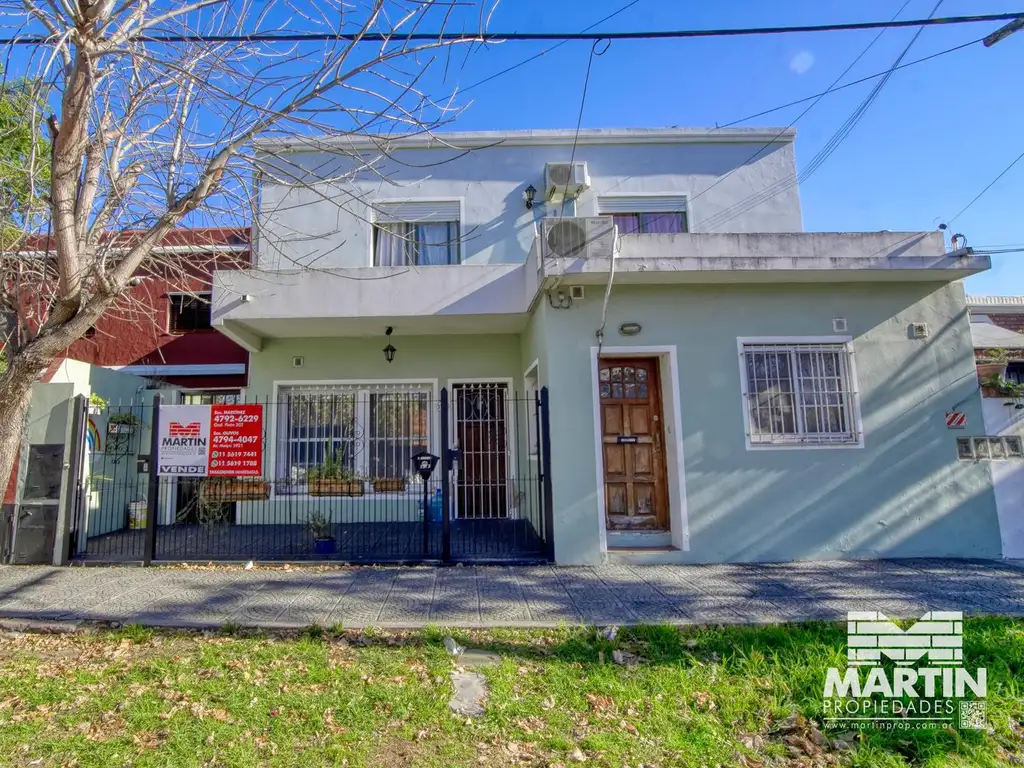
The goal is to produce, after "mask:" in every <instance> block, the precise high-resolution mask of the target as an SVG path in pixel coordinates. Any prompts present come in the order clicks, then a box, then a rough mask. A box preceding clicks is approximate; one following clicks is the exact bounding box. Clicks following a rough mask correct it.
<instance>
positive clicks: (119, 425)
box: [107, 411, 142, 435]
mask: <svg viewBox="0 0 1024 768" xmlns="http://www.w3.org/2000/svg"><path fill="white" fill-rule="evenodd" d="M140 426H142V419H140V418H139V417H138V416H136V415H135V414H134V413H132V412H131V411H127V412H125V413H112V414H110V416H109V417H108V418H107V434H108V435H130V434H131V433H132V432H134V431H135V427H140Z"/></svg>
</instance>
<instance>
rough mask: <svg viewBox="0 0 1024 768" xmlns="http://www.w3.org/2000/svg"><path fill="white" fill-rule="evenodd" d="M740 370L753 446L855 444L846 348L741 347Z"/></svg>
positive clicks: (852, 385)
mask: <svg viewBox="0 0 1024 768" xmlns="http://www.w3.org/2000/svg"><path fill="white" fill-rule="evenodd" d="M743 371H744V380H743V397H744V400H745V401H746V402H745V404H744V405H745V407H746V409H747V423H748V435H749V438H750V443H751V445H753V446H759V445H760V446H775V445H857V444H859V442H860V434H859V433H858V430H857V407H858V405H857V396H856V388H855V382H854V381H853V375H852V373H851V364H850V349H849V345H848V344H845V343H830V344H799V343H797V344H756V343H754V344H743Z"/></svg>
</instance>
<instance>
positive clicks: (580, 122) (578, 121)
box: [559, 40, 611, 215]
mask: <svg viewBox="0 0 1024 768" xmlns="http://www.w3.org/2000/svg"><path fill="white" fill-rule="evenodd" d="M600 44H601V41H600V40H595V41H594V44H593V45H592V46H590V56H589V57H588V58H587V74H586V77H584V78H583V93H582V94H581V95H580V112H579V114H578V115H577V116H576V133H574V134H573V137H572V152H571V153H570V154H569V168H570V173H569V175H570V178H569V179H566V181H565V194H566V195H568V192H569V182H570V181H571V176H572V171H571V169H572V164H573V163H574V162H575V161H576V144H577V143H578V142H579V140H580V127H581V126H582V125H583V107H584V106H586V103H587V87H588V86H589V85H590V68H591V67H592V66H593V65H594V57H595V56H604V55H605V54H606V53H608V49H609V48H610V47H611V43H610V42H609V43H606V45H605V46H604V48H602V49H601V50H600V51H599V50H597V47H598V45H600ZM565 200H566V197H565V196H563V197H562V209H561V211H560V212H559V215H561V214H563V213H565Z"/></svg>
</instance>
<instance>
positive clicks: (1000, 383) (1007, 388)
mask: <svg viewBox="0 0 1024 768" xmlns="http://www.w3.org/2000/svg"><path fill="white" fill-rule="evenodd" d="M981 396H982V397H1008V398H1010V399H1009V400H1007V401H1006V403H1004V405H1012V406H1014V407H1015V408H1017V409H1018V410H1021V409H1024V404H1022V403H1021V402H1020V401H1021V399H1022V398H1024V384H1018V383H1017V382H1015V381H1007V380H1006V379H1004V378H1003V377H1002V376H989V377H988V378H986V379H983V380H982V382H981Z"/></svg>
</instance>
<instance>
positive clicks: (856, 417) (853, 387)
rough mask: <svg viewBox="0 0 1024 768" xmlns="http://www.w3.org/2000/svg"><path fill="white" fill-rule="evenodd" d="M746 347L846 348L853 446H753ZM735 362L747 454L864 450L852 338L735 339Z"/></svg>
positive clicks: (828, 444) (862, 420) (778, 444)
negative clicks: (855, 437) (738, 373)
mask: <svg viewBox="0 0 1024 768" xmlns="http://www.w3.org/2000/svg"><path fill="white" fill-rule="evenodd" d="M746 344H794V345H795V344H842V345H843V346H844V347H845V348H846V355H847V362H848V364H849V372H850V381H849V382H848V384H849V392H850V394H851V395H852V396H853V404H852V410H853V427H854V429H855V430H856V432H855V434H856V435H857V442H855V443H809V444H806V445H799V444H789V443H754V442H752V441H751V439H750V408H749V406H748V404H747V394H748V393H747V368H746V361H745V359H744V353H743V347H744V345H746ZM736 352H737V360H738V364H739V369H740V398H741V405H742V408H743V440H744V442H745V443H746V448H747V450H748V451H754V452H757V451H820V450H843V449H850V448H854V449H856V448H863V447H864V417H863V414H862V413H861V407H860V389H859V387H858V386H857V363H856V357H857V356H856V355H855V354H854V348H853V336H737V337H736Z"/></svg>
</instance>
